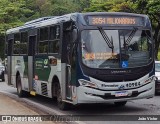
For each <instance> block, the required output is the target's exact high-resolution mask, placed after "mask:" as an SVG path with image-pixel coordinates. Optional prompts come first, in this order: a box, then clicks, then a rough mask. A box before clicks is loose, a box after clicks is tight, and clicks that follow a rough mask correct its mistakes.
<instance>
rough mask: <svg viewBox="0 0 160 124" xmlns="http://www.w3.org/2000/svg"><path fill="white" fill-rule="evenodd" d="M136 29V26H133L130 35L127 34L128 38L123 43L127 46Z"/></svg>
mask: <svg viewBox="0 0 160 124" xmlns="http://www.w3.org/2000/svg"><path fill="white" fill-rule="evenodd" d="M136 31H137V28H135V27H134V29H133V30H132V32H131V33H130V35H129V36H128V38H127V40H126V42H125V44H126V45H127V46H128V45H129V43H130V42H131V40H132V38H133V36H134V35H135V33H136Z"/></svg>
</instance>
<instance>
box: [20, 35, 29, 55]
mask: <svg viewBox="0 0 160 124" xmlns="http://www.w3.org/2000/svg"><path fill="white" fill-rule="evenodd" d="M27 41H28V33H27V32H22V33H21V42H20V44H19V47H20V51H19V53H20V54H27Z"/></svg>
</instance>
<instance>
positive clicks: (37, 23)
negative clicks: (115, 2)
mask: <svg viewBox="0 0 160 124" xmlns="http://www.w3.org/2000/svg"><path fill="white" fill-rule="evenodd" d="M86 15H88V16H92V15H111V16H113V15H118V16H122V15H123V16H137V17H143V18H146V19H148V16H147V15H143V14H135V13H126V12H89V13H71V14H66V15H63V16H49V17H42V18H38V19H35V20H32V21H29V22H26V23H25V24H24V25H23V26H20V27H16V28H12V29H9V30H7V32H6V34H10V33H17V32H19V31H26V30H29V29H33V28H39V27H43V26H48V25H52V24H58V23H60V22H67V21H70V20H72V21H77V17H78V16H79V17H80V18H81V17H84V16H86Z"/></svg>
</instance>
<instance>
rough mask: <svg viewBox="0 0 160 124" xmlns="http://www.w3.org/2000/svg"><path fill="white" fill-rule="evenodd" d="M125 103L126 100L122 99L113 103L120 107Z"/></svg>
mask: <svg viewBox="0 0 160 124" xmlns="http://www.w3.org/2000/svg"><path fill="white" fill-rule="evenodd" d="M126 103H127V101H123V102H115V103H114V104H115V106H117V107H121V106H125V105H126Z"/></svg>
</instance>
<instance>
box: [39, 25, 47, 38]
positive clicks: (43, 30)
mask: <svg viewBox="0 0 160 124" xmlns="http://www.w3.org/2000/svg"><path fill="white" fill-rule="evenodd" d="M44 40H48V27H45V28H41V29H40V41H44Z"/></svg>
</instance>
